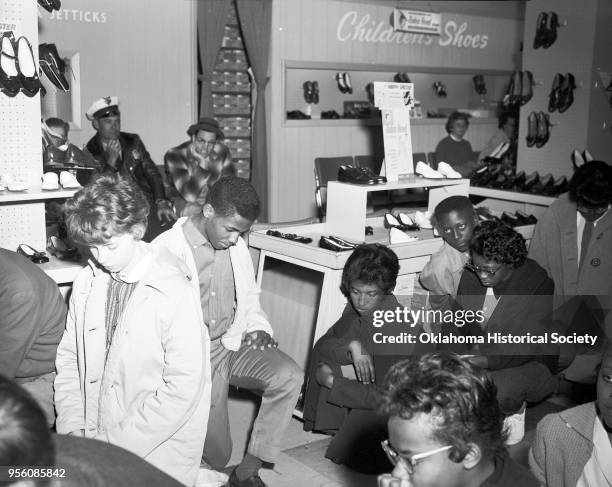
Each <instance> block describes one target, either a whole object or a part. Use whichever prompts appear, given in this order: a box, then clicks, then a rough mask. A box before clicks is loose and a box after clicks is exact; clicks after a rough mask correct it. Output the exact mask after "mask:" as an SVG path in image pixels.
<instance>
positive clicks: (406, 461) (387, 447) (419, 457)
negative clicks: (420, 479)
mask: <svg viewBox="0 0 612 487" xmlns="http://www.w3.org/2000/svg"><path fill="white" fill-rule="evenodd" d="M380 446H382V449H383V451H384V452H385V454H386V455H387V458H388V459H389V461H390V462H391V463H392V464H393V466H394V467H395V466H397V464H398V463H401V464H402V467H403V468H405V469H406V471H407V472H408V473H409V474H413V473H414V469H415V467H416V466H417V465H418V464H419V463H420V462H422V461H423V460H425V459H426V458H429V457H431V456H433V455H437V454H438V453H442V452H443V451H448V450H450V449H451V448H453V447H452V446H450V445H448V446H443V447H441V448H436V449H435V450H430V451H426V452H423V453H417V454H415V455H411V456H409V457H408V456H403V455H400V454H399V453H398V452H397V450H396V449H395V448H393V447H392V446H391V444H390V443H389V440H385V441H382V442H381V443H380Z"/></svg>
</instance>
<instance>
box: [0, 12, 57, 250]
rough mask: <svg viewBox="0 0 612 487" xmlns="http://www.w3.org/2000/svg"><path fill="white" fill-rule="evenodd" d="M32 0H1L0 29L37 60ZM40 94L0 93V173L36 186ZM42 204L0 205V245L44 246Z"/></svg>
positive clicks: (39, 163)
mask: <svg viewBox="0 0 612 487" xmlns="http://www.w3.org/2000/svg"><path fill="white" fill-rule="evenodd" d="M37 5H38V4H37V2H35V1H34V0H2V1H1V2H0V31H2V32H4V31H8V30H10V31H13V33H14V35H15V39H17V38H19V37H20V36H25V37H26V38H27V39H28V40H29V42H30V44H31V45H32V50H33V52H34V59H36V60H37V59H38V10H37V8H38V7H37ZM40 116H41V115H40V94H37V95H36V96H34V97H32V98H30V97H27V96H25V95H24V94H23V93H19V94H18V95H17V96H15V97H13V98H10V97H8V96H6V95H5V94H3V93H0V174H11V175H13V176H15V177H16V178H17V179H20V180H22V181H23V182H25V183H26V184H27V185H28V186H32V185H39V184H40V181H41V176H42V173H43V170H42V145H41V132H40ZM45 240H46V235H45V218H44V204H43V203H2V204H0V247H5V248H8V249H11V250H15V249H16V247H17V245H18V244H19V243H27V244H29V245H32V246H33V247H35V248H36V249H37V250H43V249H44V247H45Z"/></svg>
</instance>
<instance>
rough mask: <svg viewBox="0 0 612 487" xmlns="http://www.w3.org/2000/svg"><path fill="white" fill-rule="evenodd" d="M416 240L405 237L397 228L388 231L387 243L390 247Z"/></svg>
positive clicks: (415, 238)
mask: <svg viewBox="0 0 612 487" xmlns="http://www.w3.org/2000/svg"><path fill="white" fill-rule="evenodd" d="M417 240H418V237H413V236H411V235H406V234H405V233H404V232H402V231H401V230H400V229H399V228H391V229H390V230H389V243H390V244H391V245H393V244H399V243H408V242H415V241H417Z"/></svg>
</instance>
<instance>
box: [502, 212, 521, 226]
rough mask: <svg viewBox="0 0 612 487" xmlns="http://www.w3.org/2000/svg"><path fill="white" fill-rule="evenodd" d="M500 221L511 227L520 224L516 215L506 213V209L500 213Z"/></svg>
mask: <svg viewBox="0 0 612 487" xmlns="http://www.w3.org/2000/svg"><path fill="white" fill-rule="evenodd" d="M501 221H502V222H504V223H505V224H506V225H508V226H510V227H512V228H514V227H518V226H519V225H520V220H519V219H518V218H517V217H516V216H514V215H511V214H510V213H508V212H507V211H504V212H503V213H502V216H501Z"/></svg>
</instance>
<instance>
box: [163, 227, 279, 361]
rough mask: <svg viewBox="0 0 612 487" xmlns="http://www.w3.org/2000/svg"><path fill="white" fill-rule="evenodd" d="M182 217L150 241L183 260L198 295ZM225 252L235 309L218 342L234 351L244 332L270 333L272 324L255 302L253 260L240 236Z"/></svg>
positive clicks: (197, 282) (196, 274)
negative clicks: (227, 259) (230, 271)
mask: <svg viewBox="0 0 612 487" xmlns="http://www.w3.org/2000/svg"><path fill="white" fill-rule="evenodd" d="M186 221H187V218H186V217H183V218H179V219H178V220H177V221H176V223H175V224H174V225H173V227H172V228H171V229H170V230H167V231H165V232H164V233H162V234H161V235H160V236H158V237H157V238H156V239H155V241H154V243H155V244H159V245H163V246H164V247H166V248H167V249H168V250H170V252H172V253H173V254H174V255H176V256H177V257H178V258H179V259H181V260H182V261H183V262H185V263H186V264H187V266H188V268H189V270H190V271H191V274H192V276H193V278H192V279H191V286H192V287H193V289H194V291H195V292H196V293H197V295H198V296H199V295H200V283H199V279H198V270H197V267H196V263H195V260H194V258H193V253H192V252H191V247H190V246H189V244H188V243H187V240H186V239H185V233H184V232H183V225H184V224H185V222H186ZM229 253H230V260H231V263H232V270H233V271H234V286H235V288H236V312H235V314H234V322H233V323H232V324H231V325H230V327H229V329H228V330H227V331H226V332H225V334H224V335H223V336H222V337H221V343H222V344H223V346H224V347H225V348H227V349H228V350H233V351H236V350H238V349H239V348H240V344H241V342H242V337H243V335H244V333H250V332H252V331H256V330H262V331H265V332H267V333H268V334H269V335H270V336H272V335H273V331H272V326H271V325H270V323H269V322H268V317H267V316H266V314H265V313H264V312H263V310H262V309H261V305H260V304H259V293H260V290H259V287H258V286H257V283H256V282H255V272H254V271H253V261H252V259H251V255H250V254H249V249H248V247H247V245H246V243H245V242H244V240H243V239H242V238H239V239H238V242H237V243H236V245H232V246H231V247H230V248H229ZM198 309H199V317H200V320H203V318H202V308H201V306H200V307H198Z"/></svg>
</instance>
